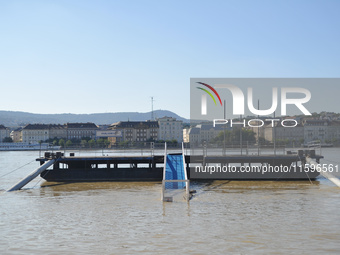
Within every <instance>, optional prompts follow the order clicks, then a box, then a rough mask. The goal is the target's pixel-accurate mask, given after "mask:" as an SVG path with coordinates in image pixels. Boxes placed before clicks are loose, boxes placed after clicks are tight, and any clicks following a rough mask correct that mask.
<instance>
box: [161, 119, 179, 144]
mask: <svg viewBox="0 0 340 255" xmlns="http://www.w3.org/2000/svg"><path fill="white" fill-rule="evenodd" d="M157 121H158V125H159V131H158V140H164V141H167V140H176V141H177V142H178V143H181V142H182V141H183V129H182V126H183V121H181V120H176V118H172V117H163V118H159V119H157Z"/></svg>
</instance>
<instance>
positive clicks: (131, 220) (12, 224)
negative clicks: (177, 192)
mask: <svg viewBox="0 0 340 255" xmlns="http://www.w3.org/2000/svg"><path fill="white" fill-rule="evenodd" d="M97 153H100V152H97ZM322 154H323V155H324V156H325V160H324V161H322V163H332V164H340V157H339V155H340V149H339V148H327V149H323V150H322ZM38 156H39V152H36V151H35V152H27V151H26V152H0V176H1V177H0V193H1V194H0V236H1V238H0V254H16V255H17V254H136V253H138V254H339V253H340V188H338V187H336V186H335V185H334V184H333V183H331V182H330V181H328V180H326V179H322V178H320V179H318V180H316V181H314V182H313V183H310V182H309V181H302V182H301V181H300V182H294V181H291V182H285V181H276V182H274V181H231V182H229V181H213V182H203V183H197V182H196V183H195V182H192V183H191V189H195V190H196V191H197V193H196V194H195V195H194V197H193V198H192V199H191V200H190V202H189V203H187V202H186V201H185V200H183V199H177V200H175V201H174V202H172V203H169V202H164V203H163V202H162V201H161V199H160V198H161V183H158V182H153V183H145V182H142V183H139V182H138V183H137V182H93V183H72V184H63V183H48V182H44V181H43V180H42V179H41V178H40V177H39V178H37V179H35V180H33V181H32V182H30V183H29V184H28V185H27V186H25V188H24V189H23V190H21V191H16V192H7V193H6V192H4V191H5V190H6V189H8V188H10V187H11V186H12V185H14V184H15V183H16V182H17V181H19V180H20V179H21V178H23V177H25V176H26V175H27V174H28V173H30V172H31V171H33V170H34V169H35V168H37V167H38V165H39V164H38V162H35V161H34V159H35V158H37V157H38ZM19 167H21V168H19ZM18 168H19V169H18ZM14 170H16V171H14ZM12 171H14V172H12ZM337 175H338V176H339V175H340V174H339V173H337Z"/></svg>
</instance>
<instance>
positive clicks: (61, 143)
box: [59, 139, 65, 147]
mask: <svg viewBox="0 0 340 255" xmlns="http://www.w3.org/2000/svg"><path fill="white" fill-rule="evenodd" d="M59 146H61V147H64V146H65V140H64V139H60V140H59Z"/></svg>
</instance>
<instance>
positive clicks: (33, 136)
mask: <svg viewBox="0 0 340 255" xmlns="http://www.w3.org/2000/svg"><path fill="white" fill-rule="evenodd" d="M21 136H22V141H23V142H24V143H39V142H41V141H46V140H48V139H49V138H50V130H49V125H48V124H28V125H26V126H25V127H24V128H23V129H22V135H21Z"/></svg>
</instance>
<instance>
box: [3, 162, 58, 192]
mask: <svg viewBox="0 0 340 255" xmlns="http://www.w3.org/2000/svg"><path fill="white" fill-rule="evenodd" d="M55 161H56V160H55V159H51V160H49V161H47V162H45V163H44V164H43V165H41V166H40V167H39V168H37V169H36V170H34V171H33V172H31V173H30V174H29V175H27V176H26V177H25V178H24V179H22V180H21V181H19V182H18V183H17V184H15V185H14V186H13V187H11V188H10V189H8V190H7V192H10V191H15V190H19V189H21V188H22V187H24V186H25V185H26V184H27V183H29V182H30V181H32V180H33V179H34V178H36V177H37V176H38V175H39V174H40V173H41V172H42V171H44V170H46V169H47V168H48V167H49V166H51V165H53V164H54V162H55Z"/></svg>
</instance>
